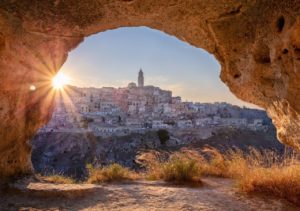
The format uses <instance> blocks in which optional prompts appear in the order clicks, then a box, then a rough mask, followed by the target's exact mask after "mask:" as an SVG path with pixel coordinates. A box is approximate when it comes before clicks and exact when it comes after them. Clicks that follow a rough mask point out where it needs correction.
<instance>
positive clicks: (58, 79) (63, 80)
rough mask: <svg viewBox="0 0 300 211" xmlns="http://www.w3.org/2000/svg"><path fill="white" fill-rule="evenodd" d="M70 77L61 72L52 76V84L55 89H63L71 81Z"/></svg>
mask: <svg viewBox="0 0 300 211" xmlns="http://www.w3.org/2000/svg"><path fill="white" fill-rule="evenodd" d="M69 81H70V79H69V77H68V76H66V75H65V74H63V73H61V72H59V73H57V74H56V76H54V77H53V78H52V86H53V88H54V89H63V88H64V86H65V85H67V84H68V83H69Z"/></svg>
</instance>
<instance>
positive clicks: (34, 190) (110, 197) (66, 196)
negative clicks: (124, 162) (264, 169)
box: [0, 178, 300, 211]
mask: <svg viewBox="0 0 300 211" xmlns="http://www.w3.org/2000/svg"><path fill="white" fill-rule="evenodd" d="M203 182H204V185H203V186H202V187H194V188H193V187H186V186H185V187H184V186H174V185H172V186H171V185H168V184H166V183H164V182H161V181H155V182H151V181H137V182H131V183H114V184H105V185H88V184H82V185H80V184H79V185H54V184H48V183H29V184H28V185H26V187H25V186H19V187H18V189H22V190H23V191H22V192H21V193H20V192H19V191H18V192H16V191H9V192H8V191H6V192H3V193H1V195H0V196H1V197H0V210H130V211H132V210H170V211H171V210H172V211H174V210H230V211H231V210H284V211H289V210H300V207H296V206H294V205H292V204H290V203H288V202H286V201H285V200H280V199H278V198H272V197H268V196H266V195H263V196H262V195H260V196H249V195H245V194H242V193H240V192H238V190H237V188H236V187H235V185H234V182H233V181H232V180H230V179H222V178H204V179H203Z"/></svg>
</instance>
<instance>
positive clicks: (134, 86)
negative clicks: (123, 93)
mask: <svg viewBox="0 0 300 211" xmlns="http://www.w3.org/2000/svg"><path fill="white" fill-rule="evenodd" d="M128 88H136V83H134V82H131V83H129V84H128Z"/></svg>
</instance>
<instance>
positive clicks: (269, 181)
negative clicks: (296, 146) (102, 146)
mask: <svg viewBox="0 0 300 211" xmlns="http://www.w3.org/2000/svg"><path fill="white" fill-rule="evenodd" d="M298 156H299V155H298ZM158 157H159V156H158V154H155V156H153V153H152V156H151V154H150V155H147V156H144V162H146V167H147V173H146V175H147V176H148V178H149V179H163V180H165V181H172V182H190V183H192V182H194V183H197V182H199V181H200V177H201V176H202V175H206V176H217V177H225V178H233V179H236V181H237V183H238V186H239V187H240V189H241V190H242V191H245V192H247V193H255V192H261V193H267V194H270V195H274V196H278V197H281V198H285V199H287V200H288V201H290V202H293V203H295V204H300V162H299V157H297V154H295V153H293V154H292V153H290V154H285V155H283V156H280V155H278V154H276V153H275V152H273V151H266V150H265V151H259V150H256V149H253V148H250V149H249V152H248V153H244V152H243V151H241V150H238V149H233V150H228V151H227V152H226V153H221V152H220V151H218V150H217V149H215V148H206V149H204V150H202V151H201V152H197V151H195V150H189V149H183V150H181V151H180V152H176V153H173V154H171V155H169V158H168V159H165V160H159V159H157V158H158ZM145 158H148V160H147V159H145ZM149 158H150V159H149Z"/></svg>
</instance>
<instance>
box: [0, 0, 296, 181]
mask: <svg viewBox="0 0 300 211" xmlns="http://www.w3.org/2000/svg"><path fill="white" fill-rule="evenodd" d="M122 26H148V27H151V28H154V29H158V30H161V31H163V32H165V33H168V34H170V35H174V36H176V37H177V38H179V39H181V40H183V41H185V42H188V43H190V44H191V45H194V46H196V47H200V48H203V49H205V50H207V51H208V52H210V53H212V54H214V55H215V57H216V58H217V59H218V61H219V62H220V64H221V66H222V71H221V79H222V81H223V82H224V83H226V84H227V86H228V87H229V88H230V90H231V91H232V92H233V93H234V94H235V95H236V96H237V97H239V98H241V99H243V100H245V101H248V102H251V103H254V104H256V105H259V106H261V107H263V108H265V109H266V110H267V112H268V114H269V115H270V117H272V119H273V120H274V123H275V125H276V127H277V130H278V137H279V138H280V140H281V141H282V142H283V143H286V144H289V145H291V146H293V147H295V148H297V149H300V125H299V124H300V122H299V118H300V89H299V87H300V85H299V77H300V75H299V73H298V71H299V66H300V4H299V1H298V0H285V1H280V0H260V1H248V0H216V1H211V0H143V1H138V0H85V1H78V0H69V1H61V0H53V1H52V0H49V1H40V0H22V1H15V0H2V1H1V3H0V28H1V30H0V119H1V122H0V154H1V157H0V177H3V178H12V177H13V176H17V175H19V174H20V175H23V174H26V173H30V172H31V163H30V145H29V144H28V143H27V141H28V140H29V139H30V138H31V137H32V136H33V135H34V134H35V132H36V131H37V129H38V128H39V127H40V126H42V125H43V124H45V123H46V122H47V121H48V120H49V117H50V115H51V112H52V103H53V102H52V97H51V96H52V92H53V91H52V90H51V87H50V84H49V81H50V79H51V76H53V75H54V74H55V72H57V71H58V69H59V68H60V67H61V66H62V64H63V63H64V62H65V60H66V59H67V55H68V52H70V51H71V50H72V49H73V48H75V47H76V46H77V45H78V44H79V43H80V42H81V41H83V38H84V37H87V36H89V35H91V34H93V33H98V32H102V31H105V30H108V29H114V28H117V27H122ZM100 50H101V49H100ZM30 86H34V87H36V89H35V90H34V91H32V90H30Z"/></svg>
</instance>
